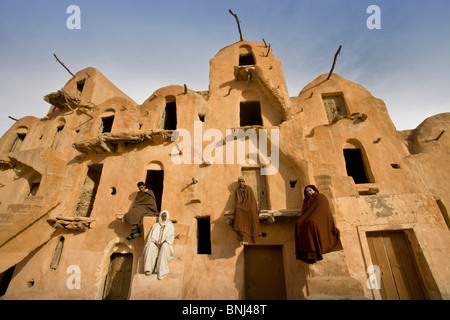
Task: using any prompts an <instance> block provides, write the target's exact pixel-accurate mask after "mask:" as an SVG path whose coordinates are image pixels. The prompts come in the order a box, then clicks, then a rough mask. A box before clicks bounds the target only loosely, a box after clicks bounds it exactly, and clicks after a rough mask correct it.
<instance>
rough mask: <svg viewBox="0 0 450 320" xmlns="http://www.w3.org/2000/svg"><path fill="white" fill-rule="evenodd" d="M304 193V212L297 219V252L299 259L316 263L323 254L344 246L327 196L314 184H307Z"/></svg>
mask: <svg viewBox="0 0 450 320" xmlns="http://www.w3.org/2000/svg"><path fill="white" fill-rule="evenodd" d="M303 193H304V195H305V199H304V200H303V205H302V214H301V216H300V217H299V218H298V219H297V220H296V221H295V253H296V258H297V260H302V261H304V262H307V263H315V262H317V261H320V260H322V259H323V256H322V255H323V254H325V253H328V252H331V251H339V250H342V249H343V248H342V244H341V240H340V232H339V229H338V228H336V226H335V224H334V221H333V216H332V214H331V209H330V205H329V202H328V199H327V197H326V196H325V195H324V194H321V193H319V190H317V188H316V186H314V185H308V186H306V187H305V190H304V192H303Z"/></svg>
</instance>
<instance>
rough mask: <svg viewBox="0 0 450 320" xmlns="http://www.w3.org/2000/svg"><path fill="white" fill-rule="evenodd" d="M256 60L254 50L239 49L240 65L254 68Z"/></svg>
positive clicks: (246, 47) (247, 48)
mask: <svg viewBox="0 0 450 320" xmlns="http://www.w3.org/2000/svg"><path fill="white" fill-rule="evenodd" d="M255 64H256V63H255V58H254V57H253V53H252V49H251V48H250V47H248V46H243V47H240V48H239V65H240V66H252V65H255Z"/></svg>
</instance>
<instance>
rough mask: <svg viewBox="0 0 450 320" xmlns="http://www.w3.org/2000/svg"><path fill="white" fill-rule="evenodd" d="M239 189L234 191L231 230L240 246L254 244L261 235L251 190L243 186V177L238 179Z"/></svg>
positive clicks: (257, 213)
mask: <svg viewBox="0 0 450 320" xmlns="http://www.w3.org/2000/svg"><path fill="white" fill-rule="evenodd" d="M238 183H239V187H238V188H237V189H236V191H235V210H234V224H233V230H234V231H236V233H237V239H238V241H239V242H240V244H241V245H244V244H248V243H255V241H256V238H258V237H259V236H260V234H261V229H260V225H259V210H258V204H257V203H256V198H255V195H254V194H253V189H252V188H251V187H250V186H247V185H246V184H245V178H244V177H243V176H241V177H239V179H238Z"/></svg>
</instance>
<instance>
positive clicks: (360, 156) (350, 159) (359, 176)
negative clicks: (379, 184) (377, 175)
mask: <svg viewBox="0 0 450 320" xmlns="http://www.w3.org/2000/svg"><path fill="white" fill-rule="evenodd" d="M344 158H345V167H346V169H347V175H348V176H349V177H352V178H353V180H354V182H355V184H362V183H374V182H375V181H374V178H373V175H372V172H371V170H370V165H369V163H368V159H367V156H366V154H365V152H364V148H363V147H362V146H361V144H360V143H359V141H356V140H349V141H347V145H346V146H345V147H344Z"/></svg>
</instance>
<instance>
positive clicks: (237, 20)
mask: <svg viewBox="0 0 450 320" xmlns="http://www.w3.org/2000/svg"><path fill="white" fill-rule="evenodd" d="M228 11H229V12H230V13H231V15H232V16H233V17H235V18H236V22H237V25H238V30H239V36H240V37H241V41H242V40H243V39H242V32H241V25H240V24H239V19H238V17H237V14H234V13H233V11H231V9H229V10H228Z"/></svg>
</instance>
